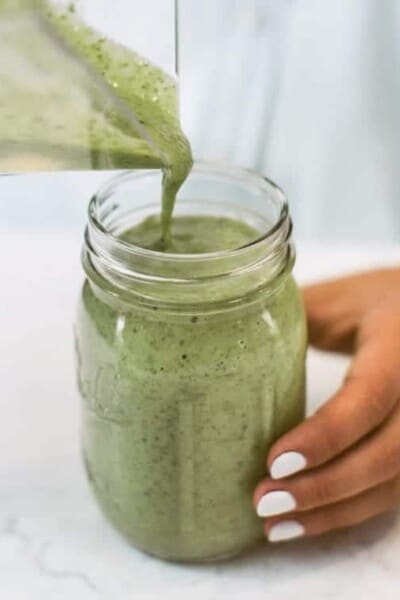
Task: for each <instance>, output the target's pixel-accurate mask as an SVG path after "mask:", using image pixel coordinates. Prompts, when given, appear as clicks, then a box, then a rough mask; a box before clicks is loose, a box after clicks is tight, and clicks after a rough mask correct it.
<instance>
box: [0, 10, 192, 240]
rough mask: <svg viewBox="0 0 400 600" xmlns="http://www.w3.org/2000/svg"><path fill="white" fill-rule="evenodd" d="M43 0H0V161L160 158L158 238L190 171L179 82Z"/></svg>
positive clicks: (115, 162) (9, 167) (138, 164)
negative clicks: (180, 116)
mask: <svg viewBox="0 0 400 600" xmlns="http://www.w3.org/2000/svg"><path fill="white" fill-rule="evenodd" d="M73 6H74V5H73V4H71V5H70V8H69V10H66V11H65V10H64V11H61V10H57V9H56V8H54V7H53V6H52V4H51V3H49V2H45V1H44V0H0V106H1V107H2V110H1V111H0V171H1V170H2V171H32V170H42V171H43V170H62V169H84V168H86V169H88V168H95V169H104V168H109V169H110V168H112V169H119V168H129V169H134V168H142V167H145V168H148V167H150V168H157V167H158V168H162V169H163V172H164V180H163V189H162V203H161V206H162V211H161V215H162V219H161V221H162V240H163V242H164V243H165V244H168V243H169V242H170V240H169V227H170V219H171V215H172V211H173V207H174V203H175V197H176V193H177V191H178V189H179V187H180V186H181V184H182V182H183V181H184V179H185V177H186V176H187V174H188V173H189V171H190V168H191V165H192V157H191V152H190V146H189V143H188V141H187V139H186V137H185V136H184V134H183V133H182V131H181V128H180V123H179V117H178V100H177V89H176V82H175V80H174V79H173V77H172V76H170V75H168V74H167V73H165V72H164V71H162V70H161V69H160V68H158V67H157V66H155V65H153V64H151V63H150V62H149V61H147V60H146V59H145V58H144V57H142V56H140V55H138V54H136V53H135V52H132V51H131V50H128V49H127V48H125V47H123V46H122V45H120V44H118V43H116V42H113V41H112V40H110V39H107V38H106V37H104V35H102V34H100V33H98V32H96V31H94V30H93V29H92V28H90V27H89V26H87V25H85V24H84V23H83V22H82V21H81V20H80V19H79V18H78V17H77V16H76V14H75V10H74V9H73Z"/></svg>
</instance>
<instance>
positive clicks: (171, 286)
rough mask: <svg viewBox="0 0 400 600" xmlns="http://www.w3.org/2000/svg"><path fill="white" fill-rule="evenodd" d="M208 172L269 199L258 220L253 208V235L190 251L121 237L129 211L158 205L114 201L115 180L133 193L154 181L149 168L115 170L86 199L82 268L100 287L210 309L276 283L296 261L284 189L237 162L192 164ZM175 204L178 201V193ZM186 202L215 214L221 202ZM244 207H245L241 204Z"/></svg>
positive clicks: (139, 299)
mask: <svg viewBox="0 0 400 600" xmlns="http://www.w3.org/2000/svg"><path fill="white" fill-rule="evenodd" d="M210 171H211V172H212V175H213V177H215V176H216V175H217V176H218V177H220V178H222V177H223V178H224V179H225V180H226V179H229V178H232V177H233V175H232V174H233V173H234V174H235V177H236V179H235V184H236V185H238V182H240V184H241V185H242V186H245V187H246V186H248V187H250V188H251V187H252V186H253V187H254V186H255V187H256V189H257V191H258V196H259V197H260V198H261V204H260V205H261V206H262V205H263V201H264V203H265V205H267V204H268V203H271V202H272V201H273V205H274V206H273V208H274V210H273V211H272V209H271V210H269V215H268V219H265V223H264V224H263V223H262V218H261V216H260V215H259V216H260V222H259V223H258V229H259V231H260V235H259V237H258V238H257V239H256V240H255V241H253V242H251V243H249V244H248V245H246V246H244V247H241V248H236V249H233V250H227V251H221V252H214V253H209V254H195V255H191V254H188V255H182V254H179V255H177V254H168V253H161V252H156V251H151V250H147V249H144V248H140V247H138V246H135V245H133V244H131V243H128V242H126V241H124V240H121V239H120V238H119V237H118V234H120V233H122V232H123V231H125V230H126V229H127V227H128V226H129V225H128V223H129V224H130V223H132V220H131V217H132V215H133V214H134V213H135V214H136V217H135V218H136V222H137V220H139V221H140V220H142V219H143V218H145V217H146V216H147V214H148V211H149V210H150V212H151V211H154V210H157V208H156V207H154V206H153V207H151V208H149V205H145V206H143V205H142V206H139V207H138V206H137V205H136V206H135V208H133V209H132V207H131V210H129V207H128V208H127V207H126V206H125V204H124V202H123V201H122V200H120V201H118V194H117V192H118V189H119V188H120V186H124V184H127V183H128V185H129V186H130V187H131V190H132V193H133V194H134V195H135V187H136V188H138V189H137V194H138V195H139V196H140V189H139V188H140V186H141V185H142V186H143V185H146V179H147V180H148V181H150V179H151V178H153V182H154V177H155V174H154V172H152V171H145V172H136V173H127V174H124V175H122V176H118V177H116V178H114V179H113V180H112V181H111V182H110V183H109V184H107V185H106V186H105V187H103V188H102V189H101V190H100V192H99V193H98V194H96V195H95V196H94V197H93V199H92V200H91V202H90V206H89V222H88V226H87V228H86V231H85V242H84V248H83V265H84V269H85V271H86V274H87V276H88V277H89V279H90V281H91V282H92V283H93V284H95V285H96V286H97V288H98V289H99V290H101V292H102V293H103V294H107V295H109V296H112V297H114V298H116V297H117V298H119V299H120V300H125V301H126V302H128V303H139V304H141V305H142V306H144V307H149V308H154V307H157V308H165V309H169V310H177V311H184V310H185V309H188V310H190V311H192V310H203V311H208V310H213V311H215V310H217V309H218V308H219V307H220V308H221V309H226V308H227V307H229V306H231V307H234V306H238V305H242V304H243V303H247V302H251V301H254V300H256V298H257V297H258V296H259V294H260V293H263V294H269V293H273V292H274V291H275V290H276V288H277V287H278V286H279V285H280V284H281V282H282V281H283V280H284V279H285V277H286V276H287V275H288V274H289V273H290V272H291V269H292V266H293V263H294V249H293V247H292V245H291V242H290V237H291V230H292V224H291V220H290V216H289V211H288V205H287V202H286V200H285V197H284V195H283V193H282V192H281V190H280V189H279V188H277V187H276V186H275V185H274V184H273V183H272V182H270V181H268V180H266V179H263V178H261V177H259V176H258V175H255V174H252V173H249V172H247V171H241V170H238V169H233V170H232V169H228V168H227V167H223V168H222V167H216V166H215V165H205V164H202V165H197V166H196V168H195V173H194V176H195V177H196V175H197V176H198V177H200V179H201V177H203V179H204V177H210ZM135 183H136V184H137V185H136V186H135ZM220 183H221V181H220ZM217 187H218V186H217ZM221 189H222V188H221ZM216 193H217V192H216ZM263 195H264V198H263ZM177 204H178V205H179V206H181V205H180V200H178V203H177ZM182 204H183V203H182ZM226 206H229V203H227V204H226ZM226 206H225V209H226ZM205 207H206V208H205ZM270 208H271V207H270ZM184 209H185V210H186V211H189V212H190V214H200V213H202V212H203V214H204V211H205V210H208V211H209V214H215V213H216V212H217V213H218V211H220V210H221V206H220V204H219V203H218V202H214V203H213V202H210V201H208V202H206V203H205V202H204V200H201V201H200V200H192V199H189V200H185V202H184ZM225 209H224V210H225ZM146 211H147V213H146ZM236 212H237V213H238V214H237V216H236ZM241 212H242V211H241V209H239V205H235V204H231V207H230V215H231V216H233V217H235V216H236V218H239V219H240V218H241V217H242V216H243V215H242V214H241ZM244 212H245V213H246V214H247V212H248V211H247V208H246V210H245V211H244ZM272 213H274V220H272V219H271V215H272ZM152 214H154V212H153V213H152ZM248 214H250V212H249V213H248ZM255 214H256V213H255V212H254V211H251V215H252V217H251V218H254V219H255V218H256V217H255V216H254V215H255ZM264 226H265V230H263V227H264Z"/></svg>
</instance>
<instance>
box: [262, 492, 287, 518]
mask: <svg viewBox="0 0 400 600" xmlns="http://www.w3.org/2000/svg"><path fill="white" fill-rule="evenodd" d="M294 508H296V500H295V498H294V496H292V494H290V493H289V492H286V491H283V490H278V491H274V492H268V494H265V496H263V497H262V498H261V500H260V501H259V503H258V504H257V514H258V516H259V517H272V516H273V515H280V514H282V513H285V512H289V511H290V510H293V509H294Z"/></svg>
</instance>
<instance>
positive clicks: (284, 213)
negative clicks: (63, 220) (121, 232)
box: [88, 161, 289, 265]
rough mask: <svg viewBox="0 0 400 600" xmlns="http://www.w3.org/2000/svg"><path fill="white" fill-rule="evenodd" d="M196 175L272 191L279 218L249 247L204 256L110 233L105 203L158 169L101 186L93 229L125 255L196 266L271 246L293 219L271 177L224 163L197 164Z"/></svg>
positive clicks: (92, 212) (93, 202)
mask: <svg viewBox="0 0 400 600" xmlns="http://www.w3.org/2000/svg"><path fill="white" fill-rule="evenodd" d="M193 172H194V173H196V174H202V173H204V174H207V175H216V176H227V177H230V178H234V179H236V180H237V181H238V182H243V183H246V184H247V185H248V184H252V185H254V186H255V187H257V188H258V189H259V190H260V191H261V192H264V193H267V192H270V191H271V190H272V191H273V192H274V193H275V194H276V200H278V202H279V212H278V216H277V219H276V220H275V222H273V223H272V224H271V226H270V227H269V228H268V229H267V230H266V231H265V232H264V233H263V234H261V235H260V236H258V237H256V238H255V239H254V240H251V241H250V242H248V243H247V244H245V245H243V246H239V247H238V248H231V249H228V250H219V251H216V252H205V253H201V254H175V253H172V252H161V251H158V250H152V249H148V248H143V247H141V246H137V245H136V244H134V243H132V242H128V241H126V240H122V239H121V238H119V237H118V236H116V235H114V234H113V232H112V231H109V230H108V229H107V228H106V227H105V226H104V225H103V223H102V222H101V219H100V218H99V216H98V212H99V208H100V206H101V203H102V202H104V201H106V200H107V199H108V198H109V197H110V196H111V195H112V194H113V193H114V192H115V191H116V189H117V188H118V187H119V186H120V185H121V184H124V183H126V182H129V181H132V180H135V179H139V178H140V179H143V178H146V177H147V178H154V177H156V176H158V175H159V170H156V169H138V170H134V171H127V172H123V173H119V174H117V175H115V176H114V177H112V178H111V179H109V180H107V181H106V182H104V183H103V184H102V185H101V186H100V187H99V189H98V190H97V192H95V194H94V195H93V196H92V197H91V199H90V202H89V207H88V221H89V226H90V228H92V229H93V230H94V231H95V233H96V236H98V237H100V238H103V239H104V240H109V241H111V242H112V244H113V246H114V247H115V248H116V249H119V250H120V251H121V252H122V253H132V252H134V254H135V255H136V256H138V257H139V256H142V257H144V258H148V259H149V258H151V259H155V260H157V261H161V262H168V261H174V262H176V263H177V264H183V263H190V264H194V265H195V264H196V263H198V262H204V261H205V260H210V261H212V260H213V259H215V260H223V259H226V258H229V257H234V256H235V257H239V256H240V255H241V254H244V253H246V252H247V251H248V250H249V249H250V248H257V247H261V246H263V245H267V244H269V242H270V241H271V240H273V238H274V237H275V236H276V234H277V233H278V232H279V231H280V230H281V229H282V227H283V226H284V225H285V223H286V222H287V220H288V218H289V205H288V201H287V198H286V195H285V193H284V192H283V190H282V189H281V188H280V187H279V186H278V185H277V184H276V183H275V182H274V181H272V180H271V179H269V178H268V177H266V176H264V175H260V174H259V173H257V172H256V171H254V170H252V169H246V168H243V167H237V166H233V165H231V164H229V163H225V162H222V161H212V162H211V161H195V163H194V166H193Z"/></svg>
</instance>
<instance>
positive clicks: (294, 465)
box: [270, 452, 307, 479]
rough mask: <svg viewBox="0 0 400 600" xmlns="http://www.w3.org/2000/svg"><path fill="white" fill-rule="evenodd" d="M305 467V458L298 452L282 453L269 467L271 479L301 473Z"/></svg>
mask: <svg viewBox="0 0 400 600" xmlns="http://www.w3.org/2000/svg"><path fill="white" fill-rule="evenodd" d="M306 465H307V460H306V457H305V456H304V455H303V454H300V452H284V453H283V454H281V455H280V456H278V458H276V459H275V460H274V462H273V463H272V465H271V469H270V475H271V477H272V479H281V478H282V477H288V476H289V475H293V473H297V472H298V471H302V470H303V469H304V468H305V467H306Z"/></svg>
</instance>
